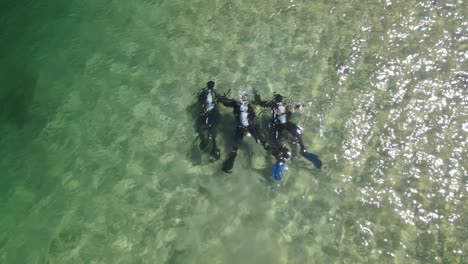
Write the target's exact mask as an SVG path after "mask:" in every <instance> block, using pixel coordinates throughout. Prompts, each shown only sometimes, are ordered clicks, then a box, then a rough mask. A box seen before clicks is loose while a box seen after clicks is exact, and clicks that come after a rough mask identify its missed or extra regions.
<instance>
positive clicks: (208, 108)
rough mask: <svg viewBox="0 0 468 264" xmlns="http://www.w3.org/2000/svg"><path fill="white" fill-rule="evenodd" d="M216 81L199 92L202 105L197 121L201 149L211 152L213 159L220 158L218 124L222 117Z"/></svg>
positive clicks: (199, 101) (207, 84)
mask: <svg viewBox="0 0 468 264" xmlns="http://www.w3.org/2000/svg"><path fill="white" fill-rule="evenodd" d="M214 86H215V82H213V81H209V82H208V83H206V87H205V88H203V89H202V90H201V91H200V92H198V94H197V95H198V103H199V104H200V105H201V110H200V115H199V117H198V122H197V126H198V127H197V131H198V135H199V137H200V149H201V150H203V151H206V152H208V153H209V154H210V156H211V158H212V159H213V160H219V158H220V151H219V148H218V146H217V145H216V126H217V125H218V120H219V117H220V114H219V109H218V106H217V102H216V100H217V98H219V97H220V95H218V94H217V93H216V92H215V91H214Z"/></svg>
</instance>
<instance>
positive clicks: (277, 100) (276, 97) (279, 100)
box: [273, 94, 283, 103]
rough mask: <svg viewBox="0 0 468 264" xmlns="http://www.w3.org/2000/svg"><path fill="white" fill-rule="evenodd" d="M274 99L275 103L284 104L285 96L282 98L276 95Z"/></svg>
mask: <svg viewBox="0 0 468 264" xmlns="http://www.w3.org/2000/svg"><path fill="white" fill-rule="evenodd" d="M273 98H274V99H275V101H276V102H278V103H281V102H283V96H281V94H275V96H274V97H273Z"/></svg>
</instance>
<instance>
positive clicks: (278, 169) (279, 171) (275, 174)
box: [271, 161, 286, 181]
mask: <svg viewBox="0 0 468 264" xmlns="http://www.w3.org/2000/svg"><path fill="white" fill-rule="evenodd" d="M285 168H286V163H284V162H279V161H277V162H276V163H275V165H274V166H273V170H272V172H271V177H272V178H273V179H274V180H277V181H281V179H282V178H283V170H284V169H285Z"/></svg>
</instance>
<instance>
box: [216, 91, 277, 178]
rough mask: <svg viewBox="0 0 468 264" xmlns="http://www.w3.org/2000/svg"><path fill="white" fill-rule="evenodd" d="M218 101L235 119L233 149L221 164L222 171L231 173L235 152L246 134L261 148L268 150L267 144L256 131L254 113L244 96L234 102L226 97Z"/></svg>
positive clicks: (221, 97)
mask: <svg viewBox="0 0 468 264" xmlns="http://www.w3.org/2000/svg"><path fill="white" fill-rule="evenodd" d="M218 101H219V102H221V103H222V104H223V105H224V106H226V107H231V108H232V109H233V112H234V117H235V119H236V130H235V132H234V148H233V150H232V151H231V153H229V157H228V159H227V160H226V161H225V162H224V163H223V171H224V172H227V173H231V170H232V168H233V166H234V160H235V159H236V156H237V150H238V149H239V147H240V145H241V143H242V141H243V139H244V136H245V135H247V133H250V135H252V137H253V138H254V139H255V141H256V142H259V141H260V143H262V145H263V147H264V148H265V149H267V150H268V145H269V144H268V143H267V142H266V141H265V139H264V138H263V136H262V135H261V134H260V132H259V131H258V129H257V127H256V126H255V112H254V109H253V107H252V105H250V104H249V103H248V101H247V98H246V96H245V95H241V96H240V100H239V101H236V100H234V99H230V98H227V97H226V96H220V97H219V98H218Z"/></svg>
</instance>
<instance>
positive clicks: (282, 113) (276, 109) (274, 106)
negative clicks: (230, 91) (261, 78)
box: [255, 94, 322, 178]
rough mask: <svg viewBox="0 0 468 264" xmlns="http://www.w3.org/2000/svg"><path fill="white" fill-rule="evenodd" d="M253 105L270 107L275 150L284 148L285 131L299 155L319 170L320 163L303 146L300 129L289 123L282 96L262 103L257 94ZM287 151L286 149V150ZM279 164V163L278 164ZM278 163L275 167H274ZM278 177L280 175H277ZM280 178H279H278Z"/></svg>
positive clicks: (289, 114) (288, 113)
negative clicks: (292, 140) (297, 149)
mask: <svg viewBox="0 0 468 264" xmlns="http://www.w3.org/2000/svg"><path fill="white" fill-rule="evenodd" d="M255 103H256V104H258V105H260V106H262V107H270V108H271V112H272V127H273V131H272V133H273V135H272V137H273V140H274V145H275V146H276V147H277V148H280V149H281V148H286V147H285V144H284V142H283V131H284V130H285V129H286V130H287V131H289V133H291V135H292V136H293V137H294V139H295V141H296V142H297V143H298V144H299V146H300V148H301V150H300V153H301V155H302V156H303V157H304V158H306V159H307V160H309V161H310V162H312V164H313V165H314V166H315V167H316V168H318V169H320V168H321V166H322V161H320V160H319V158H318V156H317V155H315V154H312V153H309V152H308V151H307V149H306V147H305V146H304V143H303V142H302V138H301V133H302V131H301V129H300V128H299V127H298V126H297V125H296V124H294V123H292V122H291V121H290V118H291V111H290V110H289V109H288V107H287V106H286V105H284V104H283V96H281V95H280V94H275V95H274V97H273V99H272V100H271V101H262V99H261V98H260V95H259V94H255ZM286 149H287V148H286ZM288 157H289V156H288ZM280 163H281V162H280ZM282 163H283V164H279V165H280V166H282V167H281V168H278V169H280V171H279V172H281V171H282V170H283V169H284V162H282ZM277 165H278V163H277V164H276V165H275V167H276V166H277ZM275 167H274V169H273V178H275ZM279 176H280V175H279ZM280 178H281V177H280Z"/></svg>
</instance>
